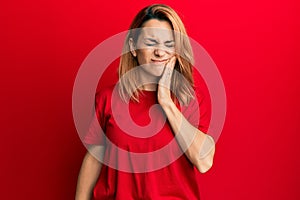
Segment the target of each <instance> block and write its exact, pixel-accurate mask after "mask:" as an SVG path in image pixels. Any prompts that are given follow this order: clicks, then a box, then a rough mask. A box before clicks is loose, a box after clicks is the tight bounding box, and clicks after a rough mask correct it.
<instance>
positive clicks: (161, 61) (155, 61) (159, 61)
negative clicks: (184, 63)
mask: <svg viewBox="0 0 300 200" xmlns="http://www.w3.org/2000/svg"><path fill="white" fill-rule="evenodd" d="M151 61H152V62H153V63H164V62H166V61H168V59H162V60H156V59H151Z"/></svg>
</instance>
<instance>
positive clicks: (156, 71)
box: [143, 64, 164, 77]
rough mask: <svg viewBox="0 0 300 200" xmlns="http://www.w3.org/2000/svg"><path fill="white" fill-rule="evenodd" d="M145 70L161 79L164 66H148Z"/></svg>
mask: <svg viewBox="0 0 300 200" xmlns="http://www.w3.org/2000/svg"><path fill="white" fill-rule="evenodd" d="M143 70H144V71H145V72H146V73H147V74H148V75H151V76H155V77H160V76H161V75H162V73H163V71H164V64H155V65H147V66H144V67H143Z"/></svg>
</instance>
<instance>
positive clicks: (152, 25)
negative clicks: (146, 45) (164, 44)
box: [141, 19, 173, 40]
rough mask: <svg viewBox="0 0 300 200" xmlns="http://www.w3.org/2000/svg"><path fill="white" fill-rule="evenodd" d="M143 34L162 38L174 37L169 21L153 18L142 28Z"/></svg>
mask: <svg viewBox="0 0 300 200" xmlns="http://www.w3.org/2000/svg"><path fill="white" fill-rule="evenodd" d="M141 36H143V37H149V38H156V39H161V40H171V39H173V30H172V27H171V25H170V24H169V22H167V21H160V20H157V19H151V20H148V21H147V22H145V23H144V25H143V26H142V28H141Z"/></svg>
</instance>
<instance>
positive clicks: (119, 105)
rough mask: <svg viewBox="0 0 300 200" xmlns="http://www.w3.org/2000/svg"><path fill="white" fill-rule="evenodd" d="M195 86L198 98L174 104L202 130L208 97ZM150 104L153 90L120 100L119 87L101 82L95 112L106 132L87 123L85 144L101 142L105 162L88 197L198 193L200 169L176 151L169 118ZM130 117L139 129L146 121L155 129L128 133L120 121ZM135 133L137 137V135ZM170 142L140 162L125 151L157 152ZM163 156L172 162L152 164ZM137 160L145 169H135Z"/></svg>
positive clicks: (157, 199)
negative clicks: (130, 98)
mask: <svg viewBox="0 0 300 200" xmlns="http://www.w3.org/2000/svg"><path fill="white" fill-rule="evenodd" d="M195 92H196V96H197V99H198V102H197V101H195V100H192V101H191V102H190V104H189V105H188V106H179V105H178V108H179V109H180V110H181V112H182V114H183V115H184V116H185V117H186V119H187V120H188V121H189V122H190V123H191V124H193V125H194V126H196V127H198V128H199V129H200V130H201V131H203V132H206V131H207V129H208V126H209V122H210V112H211V110H210V102H209V100H206V97H205V95H204V94H205V93H203V92H201V91H200V90H198V89H197V88H196V90H195ZM155 104H156V105H157V104H158V102H157V92H156V91H143V93H141V94H140V95H139V102H133V101H129V103H126V102H124V101H122V100H121V99H120V96H119V95H118V93H114V92H113V87H108V88H105V89H103V90H101V91H100V92H99V93H98V94H97V95H96V114H97V118H98V121H99V123H100V126H101V128H102V130H103V131H104V132H105V135H106V137H104V136H103V135H101V133H100V132H99V130H96V128H94V126H91V128H90V131H89V133H88V134H87V135H86V137H85V139H84V142H85V143H86V144H94V145H104V146H105V153H104V163H105V164H103V165H102V168H101V172H100V175H99V179H98V181H97V183H96V185H95V187H94V192H93V195H94V196H93V199H95V200H97V199H99V200H100V199H101V200H106V199H118V200H131V199H132V200H136V199H144V200H146V199H147V200H150V199H153V200H163V199H181V200H182V199H186V200H193V199H200V192H199V185H198V182H199V181H198V179H199V176H198V174H199V172H198V170H197V169H196V168H195V167H194V166H193V164H192V163H191V162H190V161H189V160H188V158H187V157H186V156H185V155H184V153H183V152H181V154H180V156H179V157H176V155H178V152H180V151H181V149H180V147H179V145H178V144H177V142H176V139H175V140H174V134H173V132H172V130H171V127H170V124H169V123H168V121H167V119H166V121H165V114H164V112H163V110H162V109H161V108H160V107H159V106H157V107H153V108H151V107H152V106H153V105H155ZM198 105H199V106H198ZM150 108H151V111H150V113H151V114H150V116H149V109H150ZM199 110H200V119H199ZM127 111H128V112H129V116H128V112H127ZM120 121H121V122H122V124H121V125H120V124H119V122H120ZM132 122H134V123H135V125H136V127H138V126H139V127H138V128H137V129H138V130H140V129H139V128H140V127H145V126H148V125H149V124H151V127H152V128H151V130H152V129H153V127H154V129H153V130H155V132H154V134H153V135H151V136H149V135H145V134H144V132H143V131H140V132H139V131H134V132H135V135H132V134H130V133H126V131H128V129H127V130H125V131H124V130H123V128H122V127H120V126H124V124H125V125H126V124H128V126H130V124H131V123H132ZM198 122H199V123H198ZM155 127H159V128H157V129H156V128H155ZM129 130H130V129H129ZM141 130H142V129H141ZM150 132H151V131H150ZM139 133H140V134H141V137H138V134H139ZM172 141H173V142H174V141H175V143H172ZM171 143H172V144H173V145H169V147H170V148H169V149H168V150H167V153H165V152H164V153H162V154H163V155H160V154H159V153H158V154H155V157H151V156H150V157H147V158H144V159H142V160H140V162H137V160H134V159H132V157H131V155H129V154H130V152H132V153H138V154H140V153H149V152H150V153H151V152H157V151H159V150H160V149H162V148H163V147H165V146H168V144H171ZM111 144H113V145H111ZM174 144H175V145H174ZM124 151H125V154H124ZM126 152H129V153H127V154H126ZM172 158H173V160H172ZM166 159H170V160H172V163H170V164H168V165H166V166H163V167H158V168H155V167H157V166H156V165H155V164H157V163H159V162H160V161H164V160H166ZM141 162H142V163H141ZM141 166H144V169H146V172H144V171H141V172H140V171H139V170H140V169H141V168H140V167H141ZM120 169H126V170H132V171H131V172H128V171H126V170H120ZM135 169H136V170H135Z"/></svg>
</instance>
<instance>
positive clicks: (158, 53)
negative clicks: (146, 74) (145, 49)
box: [154, 48, 166, 57]
mask: <svg viewBox="0 0 300 200" xmlns="http://www.w3.org/2000/svg"><path fill="white" fill-rule="evenodd" d="M165 54H166V52H165V51H164V50H163V49H159V48H156V49H155V50H154V55H155V56H156V57H163V56H164V55H165Z"/></svg>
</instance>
